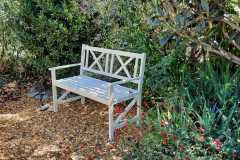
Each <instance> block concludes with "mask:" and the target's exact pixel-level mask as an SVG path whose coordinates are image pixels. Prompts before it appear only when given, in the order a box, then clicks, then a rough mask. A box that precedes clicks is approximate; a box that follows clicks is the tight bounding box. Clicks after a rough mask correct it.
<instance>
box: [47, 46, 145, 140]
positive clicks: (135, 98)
mask: <svg viewBox="0 0 240 160" xmlns="http://www.w3.org/2000/svg"><path fill="white" fill-rule="evenodd" d="M145 59H146V55H145V54H144V53H143V54H137V53H131V52H124V51H118V50H111V49H104V48H97V47H91V46H88V45H82V52H81V63H78V64H70V65H65V66H58V67H53V68H49V70H50V71H51V76H52V92H53V110H54V112H57V111H58V104H60V103H64V102H71V101H74V100H78V99H81V103H82V104H84V103H85V97H87V98H89V99H92V100H95V101H98V102H100V103H103V104H106V105H107V106H108V112H109V113H108V114H109V139H110V141H113V140H114V130H115V129H117V128H121V127H123V126H125V125H126V124H127V123H126V122H136V123H137V124H139V123H140V115H141V94H142V84H143V75H144V66H145ZM75 66H80V74H79V75H78V76H74V77H68V78H63V79H58V80H57V79H56V70H58V69H64V68H69V67H75ZM87 72H90V73H94V74H100V75H103V76H107V77H111V78H116V79H118V80H119V81H116V82H112V83H111V82H107V81H103V80H100V79H96V78H93V77H90V76H87V75H86V74H85V73H87ZM126 83H135V84H137V88H136V89H133V88H129V87H126V86H123V84H126ZM57 87H59V88H61V89H64V90H66V92H65V93H64V94H62V95H61V96H60V97H59V98H58V96H57ZM71 92H72V93H75V94H77V95H79V96H76V97H71V98H67V99H66V97H67V95H68V94H69V93H71ZM123 101H128V102H129V101H130V103H129V104H128V106H127V107H126V108H125V109H124V111H123V112H122V113H121V114H119V116H118V117H117V118H116V120H114V117H113V115H114V105H116V104H117V103H120V102H123ZM135 104H137V105H135ZM134 106H137V113H136V115H135V116H134V117H133V118H132V119H130V120H128V119H126V115H127V113H128V112H129V111H130V110H131V109H132V107H134Z"/></svg>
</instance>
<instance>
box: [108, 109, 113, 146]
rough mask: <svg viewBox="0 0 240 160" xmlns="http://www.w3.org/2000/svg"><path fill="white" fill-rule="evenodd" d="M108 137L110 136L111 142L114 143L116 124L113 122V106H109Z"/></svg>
mask: <svg viewBox="0 0 240 160" xmlns="http://www.w3.org/2000/svg"><path fill="white" fill-rule="evenodd" d="M108 119H109V120H108V121H109V122H108V123H109V124H108V126H109V127H108V130H109V131H108V136H109V140H110V141H111V142H112V141H114V126H113V124H114V122H113V105H109V106H108Z"/></svg>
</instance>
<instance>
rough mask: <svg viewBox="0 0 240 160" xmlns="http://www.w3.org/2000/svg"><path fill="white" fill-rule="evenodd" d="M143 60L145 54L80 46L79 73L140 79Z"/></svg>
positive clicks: (142, 71)
mask: <svg viewBox="0 0 240 160" xmlns="http://www.w3.org/2000/svg"><path fill="white" fill-rule="evenodd" d="M145 59H146V54H145V53H142V54H138V53H132V52H125V51H118V50H112V49H104V48H98V47H92V46H88V45H82V54H81V72H83V71H88V72H93V73H97V74H102V75H105V76H109V77H113V78H117V79H123V80H124V79H129V78H137V77H139V78H140V79H142V78H143V75H144V66H145ZM135 83H138V82H137V81H136V82H135Z"/></svg>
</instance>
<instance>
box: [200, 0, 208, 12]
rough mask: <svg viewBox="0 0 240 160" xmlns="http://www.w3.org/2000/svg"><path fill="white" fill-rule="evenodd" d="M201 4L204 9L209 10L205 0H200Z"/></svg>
mask: <svg viewBox="0 0 240 160" xmlns="http://www.w3.org/2000/svg"><path fill="white" fill-rule="evenodd" d="M201 6H202V8H203V10H204V11H206V12H209V4H208V2H207V0H201Z"/></svg>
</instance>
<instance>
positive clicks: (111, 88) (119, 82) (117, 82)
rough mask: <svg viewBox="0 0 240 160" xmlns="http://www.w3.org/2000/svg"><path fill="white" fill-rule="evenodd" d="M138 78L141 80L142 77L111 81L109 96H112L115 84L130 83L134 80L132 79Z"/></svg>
mask: <svg viewBox="0 0 240 160" xmlns="http://www.w3.org/2000/svg"><path fill="white" fill-rule="evenodd" d="M136 80H140V78H139V77H136V78H129V79H125V80H120V81H116V82H113V83H110V84H109V85H108V96H110V97H111V96H112V90H113V86H115V85H120V84H124V83H128V82H132V81H136Z"/></svg>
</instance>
